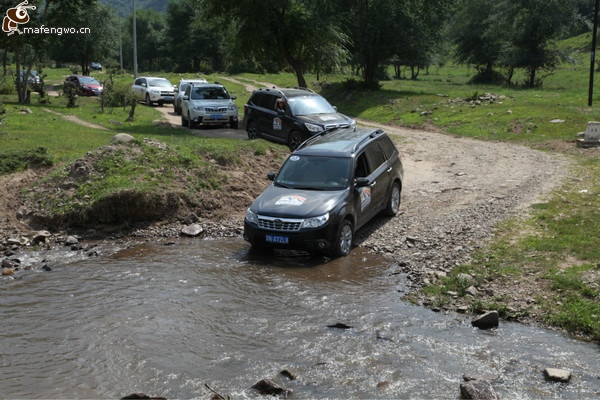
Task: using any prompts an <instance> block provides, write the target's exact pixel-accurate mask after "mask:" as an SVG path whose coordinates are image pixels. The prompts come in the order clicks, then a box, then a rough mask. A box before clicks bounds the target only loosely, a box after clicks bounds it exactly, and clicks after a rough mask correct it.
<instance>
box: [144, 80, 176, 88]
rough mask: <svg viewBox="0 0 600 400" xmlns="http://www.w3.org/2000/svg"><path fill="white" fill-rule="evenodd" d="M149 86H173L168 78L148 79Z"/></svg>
mask: <svg viewBox="0 0 600 400" xmlns="http://www.w3.org/2000/svg"><path fill="white" fill-rule="evenodd" d="M148 86H158V87H173V85H171V82H169V81H168V80H166V79H148Z"/></svg>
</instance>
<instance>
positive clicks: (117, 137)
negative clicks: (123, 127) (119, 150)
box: [110, 133, 135, 143]
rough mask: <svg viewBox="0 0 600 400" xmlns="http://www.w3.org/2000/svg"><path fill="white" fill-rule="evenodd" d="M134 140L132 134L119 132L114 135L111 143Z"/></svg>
mask: <svg viewBox="0 0 600 400" xmlns="http://www.w3.org/2000/svg"><path fill="white" fill-rule="evenodd" d="M134 140H135V138H134V137H133V136H131V135H128V134H126V133H118V134H116V135H115V136H113V138H112V140H111V141H110V142H111V143H129V142H133V141H134Z"/></svg>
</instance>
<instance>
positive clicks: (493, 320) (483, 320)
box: [471, 311, 500, 329]
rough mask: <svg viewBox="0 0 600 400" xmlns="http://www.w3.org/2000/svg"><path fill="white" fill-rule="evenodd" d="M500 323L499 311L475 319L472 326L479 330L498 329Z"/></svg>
mask: <svg viewBox="0 0 600 400" xmlns="http://www.w3.org/2000/svg"><path fill="white" fill-rule="evenodd" d="M499 322H500V316H499V315H498V311H489V312H486V313H485V314H483V315H480V316H478V317H475V318H474V319H473V320H472V321H471V325H473V326H474V327H477V328H479V329H492V328H497V327H498V324H499Z"/></svg>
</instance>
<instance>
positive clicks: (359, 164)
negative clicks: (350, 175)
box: [354, 153, 371, 179]
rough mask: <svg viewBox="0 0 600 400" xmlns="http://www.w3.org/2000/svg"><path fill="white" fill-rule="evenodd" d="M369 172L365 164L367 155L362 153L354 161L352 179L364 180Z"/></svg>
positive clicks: (367, 165)
mask: <svg viewBox="0 0 600 400" xmlns="http://www.w3.org/2000/svg"><path fill="white" fill-rule="evenodd" d="M370 173H371V171H370V170H369V164H368V163H367V154H366V153H362V154H361V155H359V156H358V158H357V159H356V166H355V168H354V178H355V179H356V178H366V177H367V176H369V174H370Z"/></svg>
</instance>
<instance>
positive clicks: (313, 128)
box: [304, 122, 323, 132]
mask: <svg viewBox="0 0 600 400" xmlns="http://www.w3.org/2000/svg"><path fill="white" fill-rule="evenodd" d="M304 126H306V129H308V131H309V132H321V131H322V130H323V127H322V126H320V125H315V124H311V123H308V122H305V123H304Z"/></svg>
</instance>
